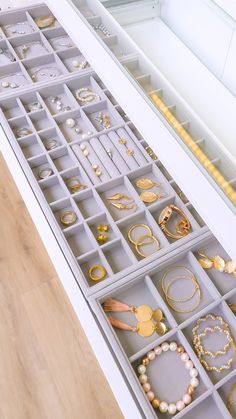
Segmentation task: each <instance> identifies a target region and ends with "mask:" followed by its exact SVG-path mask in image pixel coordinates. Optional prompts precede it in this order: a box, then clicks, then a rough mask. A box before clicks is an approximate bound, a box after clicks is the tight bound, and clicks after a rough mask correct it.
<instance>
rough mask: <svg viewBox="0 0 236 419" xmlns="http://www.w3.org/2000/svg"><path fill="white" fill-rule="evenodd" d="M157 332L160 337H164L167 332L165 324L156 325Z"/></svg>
mask: <svg viewBox="0 0 236 419" xmlns="http://www.w3.org/2000/svg"><path fill="white" fill-rule="evenodd" d="M156 332H157V334H158V335H159V336H164V334H165V333H166V332H167V327H166V325H165V323H163V322H158V323H157V324H156Z"/></svg>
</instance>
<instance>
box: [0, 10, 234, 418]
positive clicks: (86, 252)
mask: <svg viewBox="0 0 236 419" xmlns="http://www.w3.org/2000/svg"><path fill="white" fill-rule="evenodd" d="M51 13H52V12H51V10H50V9H48V7H47V6H46V5H39V6H35V7H29V8H27V9H26V8H25V9H18V10H15V11H13V12H7V13H2V14H0V19H2V22H4V23H2V27H3V29H4V28H5V31H4V30H3V29H1V30H2V32H1V36H2V42H4V43H5V44H4V51H5V50H6V48H8V49H9V50H10V51H11V54H12V55H13V56H14V58H15V60H14V63H13V64H9V65H10V66H12V65H13V66H14V69H13V73H14V71H15V70H16V76H18V70H17V69H16V68H15V67H16V66H19V67H20V69H21V70H22V72H23V73H24V75H25V77H26V79H27V80H28V81H29V83H27V85H21V84H20V85H17V86H15V85H13V86H11V83H14V82H13V81H12V82H9V83H8V82H7V80H8V79H7V77H8V74H10V75H11V74H12V73H8V69H6V67H5V65H2V66H1V63H0V71H2V73H4V79H3V82H4V85H1V86H2V88H3V90H4V91H3V92H1V95H0V106H1V114H0V122H1V150H2V152H3V155H4V157H5V159H6V161H7V164H8V165H9V168H10V170H11V173H12V175H13V177H14V179H15V182H16V184H17V186H18V188H19V190H20V192H21V194H22V196H23V199H24V200H25V202H26V205H27V207H28V209H29V211H30V214H31V216H32V218H33V220H34V222H35V225H36V227H37V229H38V231H39V234H40V235H41V237H42V239H43V242H44V244H45V246H46V248H47V250H48V253H49V255H50V257H51V259H52V262H53V264H54V266H55V268H56V270H57V272H58V275H59V277H60V279H61V281H62V284H63V286H64V288H65V291H66V292H67V294H68V296H69V299H70V301H71V303H72V305H73V307H74V310H75V312H76V314H77V315H78V318H79V320H80V322H81V324H82V326H83V328H84V330H85V333H86V335H87V337H88V339H89V341H90V343H91V346H92V348H93V350H94V352H95V354H96V356H97V358H98V361H99V363H100V365H101V368H102V369H103V371H104V373H105V375H106V377H107V379H108V381H109V383H110V385H111V388H112V390H113V392H114V395H115V397H116V398H117V400H118V403H119V405H120V407H121V409H122V412H123V414H124V416H125V418H132V419H133V418H135V419H136V418H137V419H138V418H141V417H147V418H152V417H157V416H158V417H159V416H160V417H162V415H161V414H159V413H156V412H155V411H154V410H153V409H152V407H151V406H150V405H149V404H148V403H147V400H146V399H145V397H144V394H143V392H142V388H141V387H140V386H139V384H138V382H137V377H136V376H135V374H134V370H133V367H134V368H136V362H137V361H138V360H139V359H140V357H141V356H143V355H144V353H145V352H146V350H149V349H151V347H152V345H154V344H159V343H163V340H164V338H165V339H166V340H167V339H168V340H169V339H176V340H178V341H179V342H180V343H182V344H183V345H184V347H186V349H188V351H189V353H191V357H192V359H193V361H194V363H195V364H196V365H197V367H198V369H199V374H200V378H201V386H200V387H199V388H200V390H199V391H198V393H197V395H196V398H195V399H194V400H193V403H191V404H190V405H189V406H187V407H186V410H185V409H184V410H183V411H180V412H179V413H178V416H176V417H184V416H185V417H186V418H187V417H189V418H191V417H194V416H195V415H196V411H197V412H199V411H200V412H203V411H205V408H206V406H207V408H209V409H210V413H209V418H210V417H215V418H219V419H221V418H226V417H229V413H228V411H227V408H226V403H225V398H226V396H225V394H228V387H229V386H230V384H231V381H232V380H233V379H234V377H235V364H234V363H233V364H232V365H230V367H231V371H230V372H229V374H225V375H224V376H223V377H222V379H221V380H216V379H215V377H214V376H213V378H212V377H211V375H209V374H207V373H206V372H204V369H203V368H202V367H201V365H199V362H198V360H197V357H196V355H194V354H193V349H191V344H190V337H189V333H190V332H189V328H190V327H191V325H192V322H193V321H194V320H196V319H197V317H198V316H200V315H205V314H206V313H208V312H209V310H213V309H215V310H216V313H218V314H222V316H223V317H224V319H225V321H227V322H228V324H229V327H230V329H231V332H232V335H233V336H235V330H236V326H235V322H236V320H235V317H234V314H233V313H232V311H231V310H230V307H231V305H230V304H235V300H234V297H235V293H234V282H233V281H234V279H235V278H234V276H233V275H231V276H230V278H229V277H228V275H229V272H228V273H227V269H228V270H229V268H227V269H226V265H224V267H223V270H225V272H220V271H219V270H218V271H219V272H218V271H217V272H215V271H214V270H213V269H210V270H209V272H207V273H206V272H205V271H204V270H203V268H201V266H200V264H199V262H198V261H197V259H196V255H197V252H198V251H199V250H200V249H202V247H204V250H205V251H206V253H207V254H209V257H210V263H213V262H212V261H211V259H212V258H214V256H216V255H220V257H221V258H223V259H221V264H222V263H225V262H224V261H226V262H229V261H230V256H229V251H228V249H226V250H224V249H223V247H222V246H221V244H220V243H219V241H217V240H216V239H215V237H214V236H213V235H212V233H211V232H210V231H209V229H208V227H207V225H206V224H205V222H204V221H203V220H202V218H201V216H200V215H199V214H198V212H197V210H196V208H195V206H194V205H193V204H192V202H190V201H189V199H188V198H187V197H186V196H185V194H184V193H183V191H182V190H181V189H180V188H179V185H178V181H177V182H176V180H177V179H176V178H174V177H173V176H172V175H171V174H170V173H169V171H168V170H167V169H166V166H165V165H163V163H162V161H161V160H160V159H159V158H157V156H156V154H155V152H154V151H153V150H152V148H151V147H150V144H149V141H147V138H146V137H143V136H142V135H141V134H140V132H139V130H137V128H136V125H135V124H134V123H133V121H132V120H130V118H129V116H128V115H127V114H126V112H125V111H124V109H123V107H122V106H121V103H120V102H119V101H117V99H116V98H115V97H114V96H113V94H112V89H111V88H110V87H108V86H107V83H106V80H105V79H104V78H101V77H99V75H98V74H97V72H95V71H94V70H93V69H92V68H91V66H90V64H91V63H90V58H89V57H90V56H89V54H88V55H87V54H86V51H85V52H84V51H82V48H81V46H80V45H79V44H77V42H75V41H74V42H73V39H72V35H71V36H69V34H68V32H69V30H68V21H67V18H68V17H69V15H67V16H66V19H64V21H63V19H59V18H57V19H56V18H55V17H53V16H51ZM71 13H73V15H74V11H72V12H71ZM69 14H70V13H69ZM47 16H50V19H48V17H47ZM40 19H41V20H42V21H41V20H40ZM76 19H77V17H76ZM22 22H26V23H22ZM36 23H37V24H39V25H40V26H39V25H38V27H37V26H36ZM4 24H5V25H7V28H6V27H5V26H3V25H4ZM42 24H43V26H44V25H46V27H45V26H44V27H41V26H42ZM81 24H82V26H83V27H84V29H85V30H89V32H90V29H88V27H87V25H86V24H85V23H84V22H82V21H81ZM51 25H52V27H50V26H51ZM12 27H13V28H14V29H13V30H14V31H15V30H16V31H19V32H20V33H18V34H17V35H16V34H15V32H14V36H11V34H10V35H8V30H9V29H11V28H12ZM15 27H17V29H15ZM22 27H23V28H22ZM25 28H27V29H25ZM25 30H30V31H32V30H33V31H32V33H29V34H25V33H24V34H23V33H21V32H22V31H25ZM91 36H92V39H93V38H94V37H93V35H92V34H91ZM22 38H23V39H22ZM22 41H23V43H22ZM31 41H32V44H31ZM58 41H59V42H58ZM35 42H36V45H37V48H38V45H40V48H41V49H40V50H41V52H42V54H41V55H42V56H41V58H39V57H38V55H39V54H38V53H37V54H36V56H35V57H34V58H30V59H28V58H27V57H24V58H22V56H21V52H22V49H21V48H20V53H19V55H18V54H17V51H18V49H19V47H21V46H22V45H23V46H24V48H23V50H24V54H26V55H27V51H28V53H30V54H33V53H35V48H34V46H35ZM59 44H60V45H59ZM65 44H66V45H65ZM25 45H26V46H27V45H29V47H30V48H29V49H28V48H25ZM32 45H33V46H32ZM42 46H43V47H47V48H48V50H47V52H45V50H44V48H43V51H42ZM58 48H59V49H58ZM102 48H103V47H102ZM10 57H11V55H10ZM108 57H109V59H110V58H111V57H110V56H108ZM8 58H9V55H8ZM42 60H43V65H42V66H41V62H42ZM51 60H52V61H51ZM43 66H45V68H46V69H47V70H48V68H49V69H50V71H49V72H47V71H45V69H44V67H43ZM51 67H53V72H52V68H51ZM55 69H60V72H56V73H55V72H54V70H55ZM14 74H15V73H14ZM51 74H53V75H52V76H51ZM32 75H35V77H33V81H32ZM38 75H39V76H40V77H43V79H40V80H38V79H37V76H38ZM45 78H46V79H45ZM125 80H126V78H124V81H125ZM6 82H7V83H6ZM127 83H129V81H128V80H127ZM135 92H136V90H134V93H135ZM135 94H138V95H139V93H137V92H136V93H135ZM132 100H133V98H132ZM155 118H156V116H155ZM160 126H162V125H160ZM181 175H182V176H183V171H181ZM217 196H218V195H217ZM226 208H227V209H228V210H229V208H228V207H226ZM163 211H164V213H163ZM166 211H167V212H166ZM163 222H164V224H163ZM171 232H172V233H171ZM173 232H174V233H173ZM170 233H171V234H170ZM228 235H230V237H233V234H232V232H230V231H229V232H228ZM226 239H227V240H229V239H228V237H226ZM226 239H225V240H226ZM227 243H228V246H227V247H228V248H230V246H231V245H232V242H228V241H227ZM232 253H233V252H232ZM217 260H218V259H217ZM222 260H223V262H222ZM173 263H179V264H182V263H183V264H184V265H186V266H187V268H188V269H190V271H192V274H193V275H195V277H196V278H197V281H199V285H200V288H201V299H200V301H199V304H198V306H197V309H196V311H195V312H194V313H192V312H191V315H190V316H187V318H185V317H184V316H177V315H175V314H174V313H172V312H171V310H170V309H169V308H168V307H167V304H166V302H165V301H164V297H163V295H162V294H161V290H160V278H159V275H160V272H162V270H163V269H165V268H169V267H171V266H172V265H173ZM208 263H209V262H208ZM227 266H228V265H227ZM229 266H230V267H231V268H230V269H231V270H232V263H231V264H229ZM92 268H93V269H92ZM211 268H213V265H212V266H211ZM220 269H221V270H222V265H220ZM234 270H235V269H233V270H232V272H231V274H232V273H233V272H234ZM235 271H236V270H235ZM100 274H101V276H100ZM225 275H226V276H227V279H225ZM222 278H223V279H222ZM227 281H228V282H227ZM194 284H195V282H194ZM181 288H182V287H181ZM121 294H122V295H121ZM112 295H114V296H116V298H123V297H124V299H125V300H126V302H127V303H129V304H132V300H133V299H134V300H133V304H140V303H141V299H143V303H145V304H150V305H153V304H154V303H157V304H158V306H159V307H160V308H161V309H162V310H163V312H164V314H165V319H166V320H165V321H166V325H167V330H165V332H166V336H165V337H164V336H162V337H161V339H159V338H157V337H156V336H155V335H154V336H152V337H151V338H148V339H147V340H145V339H141V340H140V339H137V337H134V338H133V337H132V336H129V337H126V336H125V335H123V336H122V335H121V334H119V333H118V334H117V335H116V334H115V333H114V331H113V330H112V329H111V327H110V326H109V324H108V323H107V319H106V316H105V315H104V313H103V311H102V304H103V303H104V299H105V298H107V296H112ZM230 380H231V381H230ZM155 385H156V384H155ZM78 391H79V390H78ZM171 391H172V390H171ZM173 391H174V389H173ZM173 397H174V394H173ZM198 409H199V410H198ZM164 416H165V417H166V415H164ZM164 416H163V417H164Z"/></svg>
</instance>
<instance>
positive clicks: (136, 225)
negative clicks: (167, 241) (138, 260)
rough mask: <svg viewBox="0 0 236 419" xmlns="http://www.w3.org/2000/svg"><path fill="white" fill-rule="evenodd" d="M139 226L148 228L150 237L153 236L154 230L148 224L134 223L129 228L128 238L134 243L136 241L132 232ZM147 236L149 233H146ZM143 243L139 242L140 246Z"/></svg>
mask: <svg viewBox="0 0 236 419" xmlns="http://www.w3.org/2000/svg"><path fill="white" fill-rule="evenodd" d="M138 227H143V228H144V229H146V230H147V231H148V232H149V237H152V230H151V229H150V227H149V226H148V225H147V224H134V225H132V226H131V227H130V228H129V231H128V239H129V241H130V242H131V243H132V244H134V245H135V244H136V241H135V240H134V239H133V238H132V236H131V233H132V231H133V230H135V229H136V228H138ZM145 236H148V235H147V234H146V235H145ZM141 245H142V243H139V246H141Z"/></svg>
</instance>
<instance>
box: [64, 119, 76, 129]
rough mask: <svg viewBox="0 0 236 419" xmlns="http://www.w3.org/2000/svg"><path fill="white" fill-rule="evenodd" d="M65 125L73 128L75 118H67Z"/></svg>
mask: <svg viewBox="0 0 236 419" xmlns="http://www.w3.org/2000/svg"><path fill="white" fill-rule="evenodd" d="M66 125H67V126H68V127H69V128H74V126H75V120H74V119H73V118H68V119H67V120H66Z"/></svg>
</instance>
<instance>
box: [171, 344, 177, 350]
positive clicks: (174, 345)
mask: <svg viewBox="0 0 236 419" xmlns="http://www.w3.org/2000/svg"><path fill="white" fill-rule="evenodd" d="M176 349H177V343H176V342H171V343H170V350H171V351H172V352H174V351H176Z"/></svg>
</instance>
